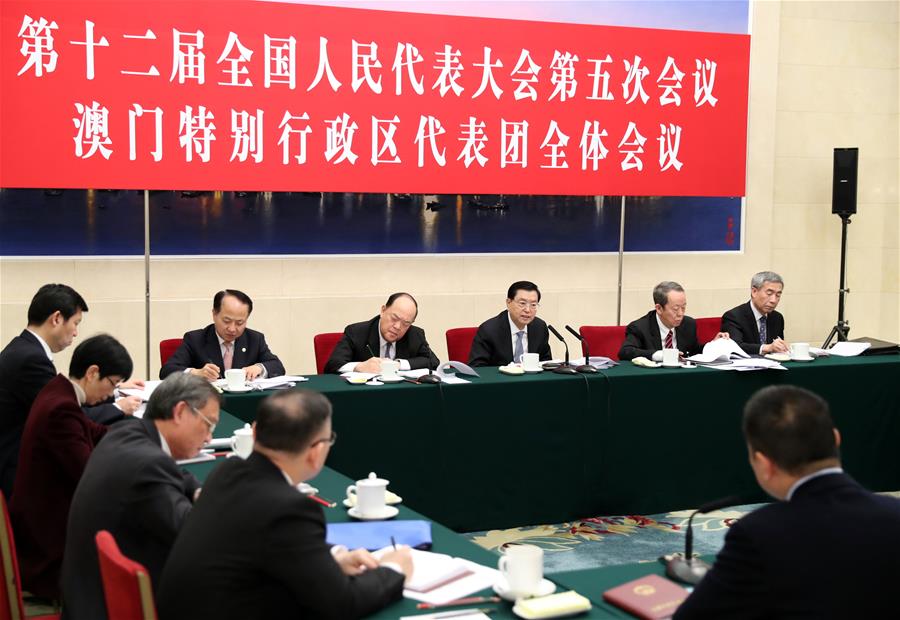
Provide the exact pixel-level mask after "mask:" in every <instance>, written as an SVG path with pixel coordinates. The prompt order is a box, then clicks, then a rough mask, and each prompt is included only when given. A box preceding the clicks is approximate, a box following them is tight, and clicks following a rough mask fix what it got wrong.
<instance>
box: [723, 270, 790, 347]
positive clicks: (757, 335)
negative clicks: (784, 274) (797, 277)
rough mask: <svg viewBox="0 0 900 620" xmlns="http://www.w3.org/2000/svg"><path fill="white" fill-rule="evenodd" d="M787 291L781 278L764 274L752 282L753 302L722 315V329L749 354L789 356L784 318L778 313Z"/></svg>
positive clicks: (772, 273) (773, 274) (760, 273)
mask: <svg viewBox="0 0 900 620" xmlns="http://www.w3.org/2000/svg"><path fill="white" fill-rule="evenodd" d="M783 290H784V280H782V279H781V276H780V275H778V274H777V273H775V272H774V271H760V272H759V273H757V274H756V275H754V276H753V278H752V279H751V280H750V301H749V302H747V303H744V304H741V305H740V306H737V307H736V308H732V309H731V310H729V311H728V312H726V313H725V314H724V315H722V329H723V330H724V331H727V332H728V334H729V335H730V336H731V339H732V340H734V341H735V342H737V343H738V345H739V346H740V347H741V348H742V349H743V350H744V351H746V352H747V353H749V354H751V355H755V354H759V355H765V354H766V353H787V351H788V349H789V346H788V343H787V342H785V341H784V317H783V316H782V315H781V313H780V312H776V311H775V308H776V306H778V302H780V301H781V293H782V291H783Z"/></svg>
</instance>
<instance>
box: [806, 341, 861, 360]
mask: <svg viewBox="0 0 900 620" xmlns="http://www.w3.org/2000/svg"><path fill="white" fill-rule="evenodd" d="M871 346H872V343H871V342H849V341H848V342H836V343H834V346H833V347H831V348H830V349H826V350H825V353H826V354H827V355H837V356H839V357H856V356H857V355H861V354H862V353H863V352H864V351H865V350H866V349H868V348H869V347H871ZM812 350H813V349H812V347H810V351H812Z"/></svg>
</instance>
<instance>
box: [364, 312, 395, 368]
mask: <svg viewBox="0 0 900 620" xmlns="http://www.w3.org/2000/svg"><path fill="white" fill-rule="evenodd" d="M379 318H380V317H378V316H376V317H375V318H374V319H372V321H371V322H370V324H369V340H368V342H366V344H368V345H369V347H370V348H371V349H372V353H374V354H375V357H381V356H382V354H383V353H384V351H382V350H381V337H380V334H379V333H378V321H379ZM369 355H370V353H369V352H368V351H363V359H369ZM395 356H396V357H399V355H396V353H395Z"/></svg>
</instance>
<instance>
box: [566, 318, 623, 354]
mask: <svg viewBox="0 0 900 620" xmlns="http://www.w3.org/2000/svg"><path fill="white" fill-rule="evenodd" d="M578 333H579V334H581V337H582V338H584V339H585V340H586V341H587V345H588V347H589V348H590V350H591V355H602V356H603V357H608V358H609V359H611V360H618V359H619V349H620V348H621V347H622V343H623V342H625V326H624V325H604V326H593V325H582V326H581V327H579V328H578ZM581 354H582V355H587V353H586V352H585V350H584V343H582V344H581Z"/></svg>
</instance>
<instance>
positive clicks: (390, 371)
mask: <svg viewBox="0 0 900 620" xmlns="http://www.w3.org/2000/svg"><path fill="white" fill-rule="evenodd" d="M398 370H400V362H398V361H397V360H381V376H382V377H387V378H388V379H393V378H394V377H397V376H398V375H397V371H398Z"/></svg>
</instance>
